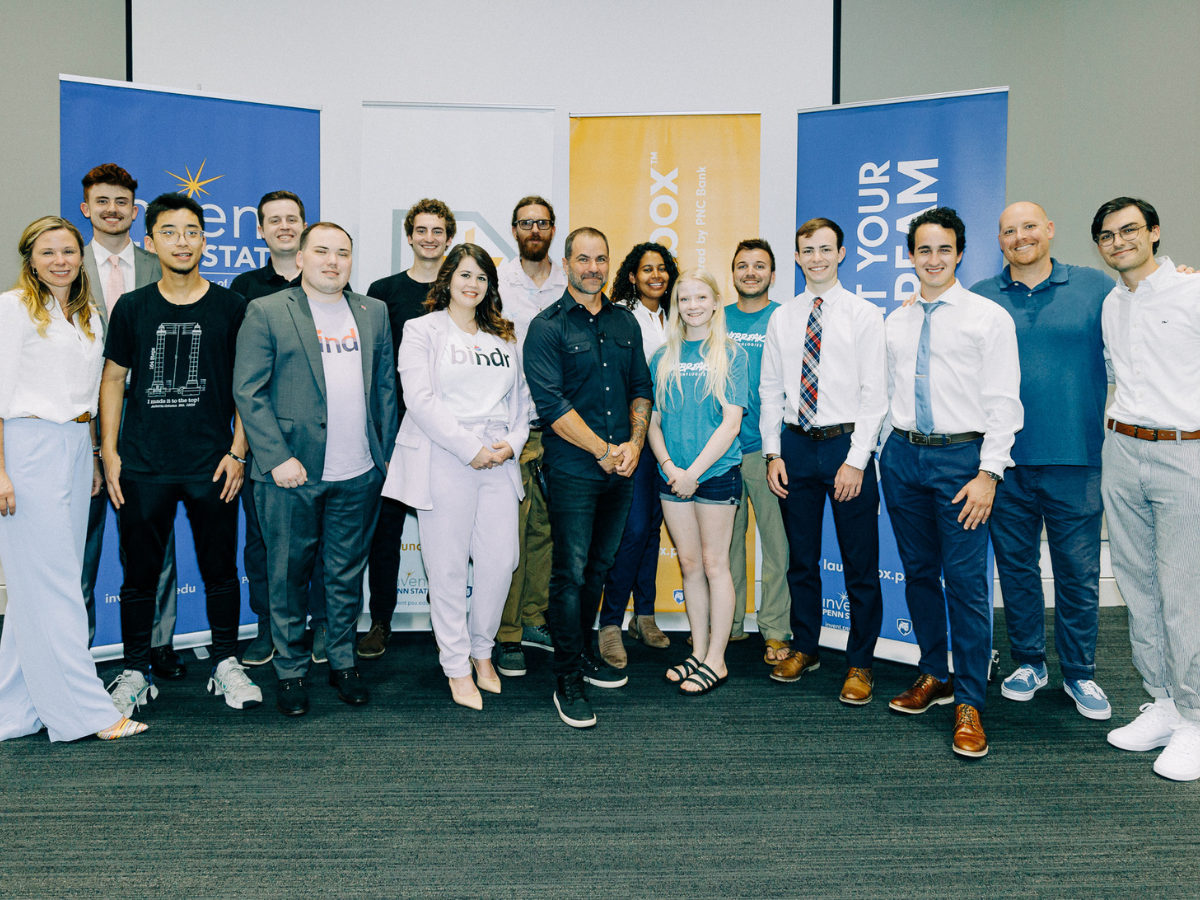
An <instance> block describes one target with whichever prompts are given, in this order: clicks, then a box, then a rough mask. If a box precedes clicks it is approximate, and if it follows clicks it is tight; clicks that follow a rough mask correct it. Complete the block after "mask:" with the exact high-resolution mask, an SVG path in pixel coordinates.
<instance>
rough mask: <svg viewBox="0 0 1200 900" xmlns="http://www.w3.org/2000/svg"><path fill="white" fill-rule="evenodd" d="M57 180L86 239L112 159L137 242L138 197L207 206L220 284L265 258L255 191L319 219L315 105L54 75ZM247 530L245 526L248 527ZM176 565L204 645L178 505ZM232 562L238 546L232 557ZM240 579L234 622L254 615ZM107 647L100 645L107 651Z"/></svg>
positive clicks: (105, 611) (106, 578) (208, 257)
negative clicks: (184, 199) (288, 197)
mask: <svg viewBox="0 0 1200 900" xmlns="http://www.w3.org/2000/svg"><path fill="white" fill-rule="evenodd" d="M59 104H60V122H61V133H60V140H59V166H60V168H59V177H60V182H61V189H62V195H61V196H62V216H63V218H66V219H69V220H70V221H72V222H74V223H75V224H76V225H77V226H78V227H79V230H80V231H81V232H82V233H83V236H84V240H90V239H91V236H92V225H91V222H89V221H88V220H87V219H85V218H84V216H83V213H82V212H81V210H80V208H79V205H80V203H81V202H82V201H83V186H82V184H81V181H82V179H83V176H84V175H85V174H86V173H87V172H88V171H89V170H90V169H92V168H93V167H95V166H97V165H100V164H101V163H108V162H114V163H116V164H117V165H119V166H121V167H122V168H124V169H126V170H127V171H128V172H129V173H130V174H131V175H132V176H133V177H134V178H135V179H136V180H137V182H138V189H137V204H138V206H139V207H141V211H140V214H139V215H138V218H137V219H136V220H135V221H134V223H133V228H132V229H131V230H130V233H129V234H130V237H131V238H132V239H133V241H134V242H135V243H137V244H138V245H139V246H142V245H143V244H144V241H145V227H144V222H145V217H144V213H145V209H146V204H147V203H148V202H149V201H151V200H153V199H154V198H155V197H157V196H158V195H159V194H163V193H168V192H172V191H173V192H177V193H186V194H187V195H188V196H189V197H191V198H192V199H194V200H195V201H196V202H197V203H199V204H200V205H201V206H202V207H203V208H204V233H205V237H206V238H207V241H208V246H207V248H206V250H205V253H204V257H203V259H202V260H201V263H200V274H201V275H202V276H204V277H205V278H207V279H209V280H210V281H213V282H215V283H216V284H220V285H223V286H226V287H228V285H229V283H230V282H231V281H232V280H233V278H234V277H235V276H237V275H240V274H241V273H243V272H249V271H251V270H252V269H257V268H261V267H262V266H264V265H265V264H266V262H267V258H268V251H267V246H266V244H265V243H264V242H263V241H262V240H260V239H259V238H258V232H257V224H258V221H257V213H256V210H257V207H258V201H259V198H260V197H262V195H263V194H265V193H268V192H269V191H275V190H289V191H292V192H293V193H295V194H297V195H299V196H300V197H301V199H302V200H303V201H304V206H305V213H306V214H307V218H308V221H310V222H316V221H319V220H320V208H321V118H320V115H321V114H320V111H319V110H317V109H311V108H304V107H295V106H277V105H273V104H269V103H257V102H253V101H247V100H238V99H230V98H225V97H216V96H211V95H205V94H201V93H192V92H179V91H173V90H167V89H160V88H154V87H148V86H144V85H128V84H124V83H122V82H115V81H100V80H95V79H82V78H75V77H72V76H67V75H63V76H60V80H59ZM114 518H115V517H114V515H113V514H112V510H111V507H110V515H109V520H110V521H109V522H108V525H107V533H106V536H105V539H104V555H103V557H102V560H101V564H100V572H99V575H98V578H97V582H96V637H95V640H94V642H93V645H94V646H95V647H96V648H98V649H97V655H102V656H104V655H113V654H115V653H118V651H119V650H120V648H119V647H118V646H113V645H119V644H120V642H121V624H120V608H119V602H118V599H119V596H120V590H121V581H122V572H121V565H120V562H119V560H118V552H117V551H118V547H117V540H116V528H115V522H114V521H113V520H114ZM244 532H245V528H244V525H243V527H242V533H243V534H244ZM175 546H176V555H177V565H178V588H177V590H178V601H179V603H178V620H177V622H176V625H175V634H176V637H177V639H178V643H179V644H181V645H183V646H188V645H191V644H194V643H200V642H202V639H201V635H198V634H197V633H199V632H205V631H207V630H208V618H207V616H206V615H205V611H204V583H203V582H202V581H201V579H200V573H199V569H198V567H197V564H196V554H195V550H194V549H193V543H192V534H191V530H190V529H189V528H188V525H187V518H186V516H185V515H184V514H183V511H182V509H181V510H180V512H179V516H178V518H177V519H176V524H175ZM238 561H239V564H240V562H241V551H240V548H239V553H238ZM246 598H247V588H246V580H245V578H244V577H243V578H242V622H244V623H249V622H253V621H255V619H254V617H253V616H252V615H251V614H250V611H249V607H248V606H247V600H246ZM189 635H191V636H192V639H191V640H189ZM106 651H107V652H106Z"/></svg>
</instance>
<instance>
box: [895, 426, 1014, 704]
mask: <svg viewBox="0 0 1200 900" xmlns="http://www.w3.org/2000/svg"><path fill="white" fill-rule="evenodd" d="M982 443H983V441H982V440H979V441H967V442H964V443H961V444H951V445H949V446H945V447H918V446H915V445H913V444H910V443H909V442H908V441H906V440H904V439H903V438H902V437H900V436H899V435H896V434H893V435H892V436H891V437H890V438H888V442H887V444H886V445H885V446H884V448H883V452H882V453H881V454H880V456H879V469H880V472H881V474H882V476H883V496H884V498H885V499H886V500H887V507H888V514H889V515H890V516H891V519H892V531H893V532H895V535H896V547H897V549H899V551H900V562H901V563H902V564H903V566H904V584H905V588H904V599H905V602H906V603H907V604H908V613H909V616H910V617H911V618H912V623H913V631H914V633H915V634H916V636H917V643H918V644H919V645H920V647H921V662H920V665H919V667H918V668H919V669H920V671H921V672H922V673H923V674H928V675H932V676H933V677H934V678H937V679H939V680H941V681H945V680H946V679H947V678H949V677H950V672H949V668H948V667H947V664H946V612H947V609H949V613H950V646H951V649H952V650H953V652H954V696H955V702H957V703H966V704H968V705H969V706H973V707H975V708H976V709H978V710H982V709H983V706H984V702H985V700H986V695H987V673H988V665H989V664H990V663H991V658H992V606H991V603H990V602H989V601H988V585H987V580H988V571H987V543H988V530H987V528H986V527H980V528H976V529H975V530H974V531H968V530H966V529H964V528H963V527H962V524H961V523H960V522H959V521H958V514H959V513H960V512H962V508H963V502H962V501H960V502H959V503H957V504H954V503H951V500H953V499H954V496H955V495H956V494H957V493H958V492H959V491H960V490H962V488H963V485H965V484H966V483H967V482H968V481H970V480H971V479H972V478H974V477H975V476H976V475H978V474H979V447H980V445H981V444H982ZM943 576H944V577H945V583H946V590H945V594H943V593H942V581H941V579H942V577H943Z"/></svg>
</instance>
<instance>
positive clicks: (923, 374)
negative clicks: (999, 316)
mask: <svg viewBox="0 0 1200 900" xmlns="http://www.w3.org/2000/svg"><path fill="white" fill-rule="evenodd" d="M921 305H922V306H923V307H925V321H924V322H922V323H921V342H920V343H919V344H917V371H916V379H915V386H916V395H917V431H919V432H921V434H923V435H925V436H926V437H928V436H929V435H930V434H932V433H933V404H932V402H931V401H930V392H929V317H930V316H932V315H933V311H934V310H935V309H937V308H938V307H939V306H945V305H946V304H945V301H943V300H937V301H935V302H933V303H924V302H922V303H921Z"/></svg>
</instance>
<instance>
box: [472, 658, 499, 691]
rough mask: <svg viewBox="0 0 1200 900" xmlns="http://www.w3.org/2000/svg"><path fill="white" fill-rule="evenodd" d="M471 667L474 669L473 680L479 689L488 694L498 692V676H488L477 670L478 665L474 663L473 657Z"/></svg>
mask: <svg viewBox="0 0 1200 900" xmlns="http://www.w3.org/2000/svg"><path fill="white" fill-rule="evenodd" d="M471 668H472V669H474V670H475V681H476V682H477V683H478V684H479V687H480V689H481V690H484V691H487V692H488V693H489V694H498V693H500V676H499V675H492V677H490V678H488V677H487V676H485V675H484V674H483V673H482V672H480V671H479V666H477V665H476V664H475V658H474V657H471Z"/></svg>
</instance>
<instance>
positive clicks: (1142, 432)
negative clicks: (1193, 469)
mask: <svg viewBox="0 0 1200 900" xmlns="http://www.w3.org/2000/svg"><path fill="white" fill-rule="evenodd" d="M1108 427H1109V428H1111V429H1112V430H1113V431H1115V432H1116V433H1117V434H1123V435H1125V436H1126V437H1131V438H1137V439H1138V440H1142V441H1200V431H1176V430H1174V429H1173V428H1143V427H1142V426H1141V425H1126V424H1125V423H1124V422H1118V421H1117V420H1116V419H1109V420H1108Z"/></svg>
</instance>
